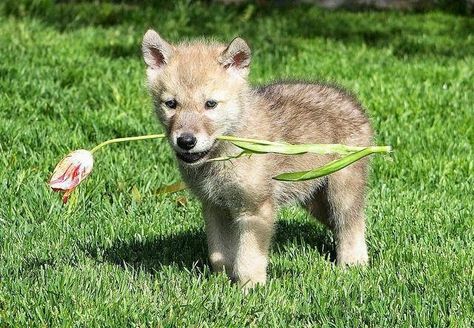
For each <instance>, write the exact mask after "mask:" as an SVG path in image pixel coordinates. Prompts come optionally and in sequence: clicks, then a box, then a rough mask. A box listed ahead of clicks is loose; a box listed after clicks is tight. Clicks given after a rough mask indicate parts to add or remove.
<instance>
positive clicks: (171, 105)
mask: <svg viewBox="0 0 474 328" xmlns="http://www.w3.org/2000/svg"><path fill="white" fill-rule="evenodd" d="M177 104H178V103H177V102H176V100H174V99H171V100H168V101H165V105H166V107H168V108H171V109H175V108H176V105H177Z"/></svg>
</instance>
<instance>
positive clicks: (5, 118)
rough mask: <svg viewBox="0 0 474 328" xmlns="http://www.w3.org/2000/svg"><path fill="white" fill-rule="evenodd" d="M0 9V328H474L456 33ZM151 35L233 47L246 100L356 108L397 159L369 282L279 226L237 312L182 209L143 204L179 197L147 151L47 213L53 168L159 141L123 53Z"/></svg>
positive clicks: (260, 13) (235, 11)
mask: <svg viewBox="0 0 474 328" xmlns="http://www.w3.org/2000/svg"><path fill="white" fill-rule="evenodd" d="M15 3H17V2H15V1H6V2H5V4H4V7H3V13H4V14H3V15H2V16H0V45H1V46H0V195H1V197H0V326H1V327H4V326H7V327H8V326H20V327H21V326H73V325H77V326H114V327H115V326H184V325H188V326H204V325H210V326H223V327H224V326H226V327H227V326H235V327H237V326H243V325H257V326H262V327H265V326H270V325H275V326H289V325H291V326H323V327H344V326H346V327H347V326H354V327H359V326H372V327H382V326H384V327H398V326H406V327H408V326H418V327H427V326H432V327H442V326H453V327H469V326H470V325H472V324H473V318H474V291H473V285H474V284H473V281H474V192H473V185H474V178H473V176H474V156H473V155H474V154H473V144H474V130H473V126H474V124H473V117H474V111H473V103H474V91H473V90H474V70H473V68H474V36H473V33H472V31H474V23H473V20H472V18H467V17H462V16H455V15H451V14H448V13H441V12H432V13H424V14H401V13H395V12H362V13H351V12H340V11H339V12H338V11H336V12H328V11H322V10H318V9H315V8H311V7H297V8H293V9H283V8H280V9H268V8H259V7H255V6H252V5H249V6H242V7H228V8H221V7H217V6H212V5H211V6H209V5H205V4H200V3H194V2H193V3H190V2H183V1H179V2H177V4H175V5H171V4H168V5H163V6H155V7H152V6H151V5H146V4H145V5H137V4H134V2H130V3H129V4H124V5H120V4H108V5H97V4H94V3H80V4H76V5H58V6H54V7H52V6H50V5H48V1H34V2H32V3H33V5H30V6H25V5H17V4H15ZM24 3H27V2H24ZM145 3H148V2H145ZM149 26H155V27H156V28H157V29H158V30H159V31H160V33H161V34H162V35H163V36H164V37H166V38H168V39H170V40H171V41H176V40H179V39H182V38H186V37H190V38H192V37H196V36H200V35H205V36H208V37H216V38H218V39H220V40H230V39H231V38H232V37H233V36H235V35H241V36H243V37H244V38H246V39H247V40H248V41H249V43H250V44H251V46H252V48H253V50H254V56H253V64H252V65H253V66H252V74H251V80H252V81H253V82H255V83H263V82H265V81H270V80H274V79H278V78H281V77H295V78H306V79H323V80H328V81H335V82H338V83H339V84H341V85H343V86H345V87H347V88H349V89H351V90H354V91H355V92H356V93H357V94H358V95H359V97H360V99H361V101H362V103H363V104H364V105H365V106H366V107H367V109H368V112H369V114H370V116H371V120H372V122H373V124H374V127H375V129H376V131H377V143H378V144H389V145H392V146H393V147H394V149H395V153H394V154H393V156H391V157H387V156H376V157H374V160H373V169H372V175H371V182H370V192H369V194H368V203H367V210H366V212H367V217H368V243H369V248H370V250H369V252H370V256H371V265H370V266H369V267H368V268H366V269H358V268H354V269H350V270H341V269H339V268H336V267H334V265H333V264H332V263H331V261H330V259H331V258H332V257H333V245H332V237H331V234H330V233H329V232H327V231H326V230H325V229H324V228H323V227H322V226H321V225H319V224H318V223H316V222H314V221H313V220H312V219H311V218H310V217H308V216H307V215H306V214H305V213H304V212H303V211H302V210H300V209H299V208H296V207H294V208H288V209H285V210H284V211H282V212H281V213H280V215H279V223H278V232H277V234H276V237H275V241H274V245H273V247H272V254H271V259H270V267H269V272H268V274H269V283H268V285H267V286H266V287H264V288H259V289H257V290H254V291H253V292H252V293H250V294H249V295H247V296H244V295H243V294H242V293H241V292H240V290H239V289H238V288H237V287H236V286H234V285H232V284H231V283H229V282H228V281H227V279H226V278H224V277H223V276H215V275H212V274H211V273H210V269H209V264H208V261H207V257H206V244H205V235H204V232H203V220H202V218H201V215H200V209H199V203H198V202H197V200H195V199H194V198H192V197H191V196H189V195H188V194H187V193H185V192H184V193H180V194H173V195H170V196H157V195H156V194H155V192H156V190H157V188H159V186H160V185H162V184H169V183H172V182H174V181H176V180H178V179H179V173H178V171H177V169H176V166H175V163H174V159H173V157H172V154H171V152H170V150H169V149H168V146H167V145H166V144H165V143H162V142H159V141H145V142H139V143H133V144H132V143H130V144H122V145H112V146H110V147H109V149H108V150H105V151H101V153H100V154H98V156H97V160H96V167H95V169H94V172H93V174H92V175H91V177H90V178H89V180H88V181H87V182H86V183H85V184H84V185H81V187H80V188H79V192H78V193H77V198H76V199H75V200H74V201H72V206H69V207H65V206H63V205H62V204H61V201H60V197H59V196H58V195H57V194H53V193H52V192H51V191H50V190H49V189H48V186H47V183H46V182H47V180H48V178H49V176H50V174H51V171H52V169H53V167H54V165H55V164H56V163H57V162H58V160H59V159H61V157H62V156H63V155H64V154H66V153H67V152H68V151H69V150H73V149H77V148H84V147H87V148H90V147H92V146H94V145H95V144H97V143H99V142H101V141H103V140H106V139H109V138H112V137H118V136H133V135H141V134H147V133H157V132H160V131H161V130H160V128H159V126H158V124H157V122H156V120H155V119H154V117H153V115H152V110H151V104H150V100H149V98H148V95H147V93H146V90H145V87H144V64H143V63H142V59H141V56H140V51H139V44H140V40H141V37H142V35H143V33H144V31H145V30H146V28H148V27H149ZM134 189H137V190H138V191H139V194H140V197H138V195H137V192H133V193H132V190H134ZM183 195H184V196H186V197H188V198H189V200H188V202H187V204H186V205H185V206H183V205H179V204H180V202H179V201H178V197H182V196H183Z"/></svg>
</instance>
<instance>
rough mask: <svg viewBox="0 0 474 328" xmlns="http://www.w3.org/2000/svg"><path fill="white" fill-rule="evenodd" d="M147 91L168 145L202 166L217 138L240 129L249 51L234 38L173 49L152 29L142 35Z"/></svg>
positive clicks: (173, 46) (182, 157)
mask: <svg viewBox="0 0 474 328" xmlns="http://www.w3.org/2000/svg"><path fill="white" fill-rule="evenodd" d="M142 51H143V57H144V59H145V63H146V64H147V66H148V67H147V80H148V88H149V91H150V93H151V96H152V98H153V103H154V107H155V110H156V113H157V114H158V117H159V119H160V121H161V123H162V124H163V126H164V127H165V129H166V132H167V135H168V138H169V141H170V144H171V145H172V147H173V149H174V150H175V152H176V155H177V157H178V159H180V160H181V161H182V163H184V164H199V163H203V162H204V161H205V159H206V158H207V157H208V156H209V153H211V152H212V150H213V149H214V148H215V147H216V144H217V142H216V137H217V136H219V135H226V134H232V132H233V131H234V129H235V127H237V126H238V125H239V120H240V116H241V113H242V107H243V104H244V103H246V100H245V99H244V97H245V96H246V95H247V92H246V91H247V90H248V83H247V75H248V71H249V64H250V48H249V46H248V45H247V43H245V41H244V40H242V39H240V38H236V39H234V40H233V41H232V42H231V43H230V44H229V45H228V46H225V45H222V44H217V43H211V42H205V41H196V42H192V43H181V44H178V45H171V44H169V43H167V42H166V41H165V40H163V39H162V38H161V37H160V35H159V34H158V33H157V32H155V31H153V30H148V31H147V32H146V34H145V36H144V37H143V43H142Z"/></svg>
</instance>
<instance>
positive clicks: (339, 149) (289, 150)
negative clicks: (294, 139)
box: [218, 136, 390, 155]
mask: <svg viewBox="0 0 474 328" xmlns="http://www.w3.org/2000/svg"><path fill="white" fill-rule="evenodd" d="M218 139H220V140H226V141H229V142H231V143H232V144H234V145H235V146H237V147H239V148H240V149H243V150H246V151H249V152H253V153H257V154H267V153H276V154H284V155H298V154H305V153H314V154H322V155H324V154H340V155H347V154H352V153H354V152H358V151H361V150H364V149H366V148H367V147H359V146H346V145H341V144H289V143H283V142H270V141H265V140H258V139H248V138H237V137H230V136H222V137H218ZM372 148H373V149H374V150H376V149H377V151H374V152H389V151H390V149H389V148H388V147H385V146H382V147H379V146H377V147H372Z"/></svg>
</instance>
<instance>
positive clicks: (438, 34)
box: [4, 0, 474, 59]
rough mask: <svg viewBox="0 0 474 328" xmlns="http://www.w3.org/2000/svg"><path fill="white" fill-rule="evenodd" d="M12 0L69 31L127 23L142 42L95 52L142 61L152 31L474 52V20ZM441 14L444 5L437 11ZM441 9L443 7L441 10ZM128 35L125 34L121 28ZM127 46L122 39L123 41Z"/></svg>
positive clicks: (446, 53)
mask: <svg viewBox="0 0 474 328" xmlns="http://www.w3.org/2000/svg"><path fill="white" fill-rule="evenodd" d="M32 3H36V2H30V1H26V0H25V1H16V0H15V1H13V0H7V1H6V5H5V6H4V8H5V9H4V11H5V13H7V14H8V15H11V16H15V17H19V18H21V17H34V18H35V19H39V20H41V21H42V22H44V23H46V24H48V25H50V26H53V27H54V28H56V29H58V30H60V31H63V30H69V29H76V28H82V27H88V26H95V27H103V28H115V27H117V28H119V26H122V27H123V26H126V27H127V31H128V32H127V33H125V34H130V33H132V34H133V36H134V38H136V40H133V42H130V40H129V41H128V43H127V44H121V43H118V44H117V43H113V44H110V43H109V41H110V40H100V39H99V40H98V44H97V45H96V46H95V47H94V48H93V49H91V50H92V51H95V52H96V53H97V54H99V55H100V56H105V57H109V58H112V59H116V58H124V57H130V58H134V57H136V58H139V56H140V55H139V44H140V38H141V36H142V35H143V33H144V31H145V30H146V29H147V28H149V27H152V26H154V27H156V28H157V29H158V30H159V31H160V32H161V33H162V34H163V35H164V36H165V37H167V36H170V38H171V39H172V40H173V39H182V38H185V37H189V38H194V37H199V36H212V37H218V38H221V39H223V40H225V39H229V38H231V37H233V36H235V35H237V34H238V35H242V36H243V37H245V38H246V39H248V40H249V41H250V43H251V44H253V45H258V49H260V50H261V51H266V52H274V51H275V45H280V47H282V48H284V53H285V54H287V55H292V54H294V53H297V52H298V51H299V49H300V48H301V39H306V40H311V39H314V38H323V39H328V40H334V41H337V42H341V43H344V44H361V45H366V46H368V47H374V48H391V49H393V55H394V56H396V57H400V58H405V57H414V56H418V57H419V56H422V57H432V56H441V57H448V58H451V57H453V58H464V57H466V56H469V55H471V54H472V52H473V51H474V48H473V46H472V43H469V42H467V41H466V40H467V39H468V38H469V37H470V36H472V35H473V32H472V31H473V30H474V21H473V20H472V19H470V18H469V17H462V16H453V15H439V14H433V15H431V16H429V17H425V16H423V15H420V14H416V13H406V14H403V13H400V12H370V11H369V12H363V13H362V14H361V13H357V12H350V11H345V10H339V11H328V10H322V9H318V8H315V7H314V6H308V5H298V6H296V5H294V6H288V5H286V6H275V5H269V6H259V5H255V4H252V3H246V4H243V5H239V6H235V5H228V6H224V5H220V4H215V3H210V2H206V1H202V2H200V1H197V2H184V1H178V2H175V3H173V2H169V1H131V0H129V1H120V2H116V3H105V2H104V3H101V2H97V1H94V2H92V1H90V2H87V1H85V2H84V1H83V2H77V3H75V2H73V3H66V2H61V1H59V2H57V3H52V2H51V1H43V2H37V3H36V6H34V5H32ZM438 9H440V8H438ZM441 9H442V8H441ZM122 34H123V29H122ZM117 40H118V42H120V38H118V39H117Z"/></svg>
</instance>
